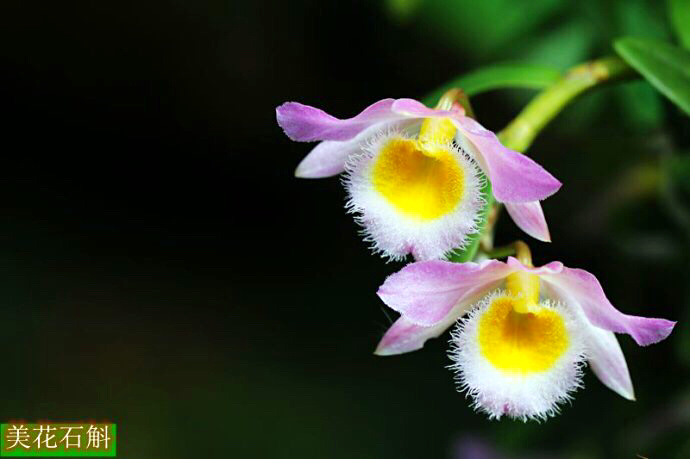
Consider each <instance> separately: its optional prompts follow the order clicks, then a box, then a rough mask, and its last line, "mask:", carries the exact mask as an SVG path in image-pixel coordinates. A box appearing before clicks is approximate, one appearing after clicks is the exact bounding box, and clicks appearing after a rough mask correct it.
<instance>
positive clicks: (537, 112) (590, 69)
mask: <svg viewBox="0 0 690 459" xmlns="http://www.w3.org/2000/svg"><path fill="white" fill-rule="evenodd" d="M632 75H634V71H633V70H632V68H631V67H630V66H629V65H628V64H626V63H625V62H624V61H623V60H622V59H620V58H618V57H604V58H601V59H597V60H594V61H590V62H585V63H584V64H580V65H577V66H576V67H573V68H572V69H570V70H569V71H568V72H567V73H566V74H565V75H564V76H563V78H561V79H560V80H558V81H557V82H555V83H554V84H552V85H551V86H549V87H548V88H546V89H545V90H543V91H542V92H540V93H539V94H538V95H537V96H536V97H535V98H534V99H532V101H531V102H530V103H529V104H527V106H526V107H525V108H524V109H523V110H522V111H521V112H520V114H519V115H518V116H517V117H515V119H514V120H513V121H511V122H510V124H508V126H506V127H505V128H504V129H503V130H502V131H501V132H500V133H499V134H498V137H499V139H501V142H502V143H503V144H504V145H505V146H506V147H508V148H510V149H511V150H517V151H519V152H524V151H526V150H527V148H529V146H530V145H531V144H532V142H533V141H534V138H535V137H536V136H537V134H539V132H541V130H542V129H544V126H546V125H547V124H548V123H549V121H551V120H552V119H553V118H554V117H555V116H556V115H558V113H560V112H561V110H563V108H564V107H565V106H566V105H568V104H569V103H570V102H572V101H573V99H575V98H576V97H577V96H578V95H580V94H582V93H583V92H585V91H586V90H588V89H590V88H593V87H595V86H598V85H600V84H602V83H605V82H609V81H611V80H616V79H620V78H625V77H628V76H632Z"/></svg>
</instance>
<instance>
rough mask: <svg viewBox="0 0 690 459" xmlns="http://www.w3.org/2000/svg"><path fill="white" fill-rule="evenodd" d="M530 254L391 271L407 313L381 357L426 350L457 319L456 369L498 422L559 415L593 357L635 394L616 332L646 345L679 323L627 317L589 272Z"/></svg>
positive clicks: (389, 286)
mask: <svg viewBox="0 0 690 459" xmlns="http://www.w3.org/2000/svg"><path fill="white" fill-rule="evenodd" d="M520 259H521V260H522V261H523V262H521V261H518V259H516V258H512V257H510V258H508V260H507V262H502V261H497V260H486V261H482V262H479V263H472V262H470V263H462V264H459V263H450V262H446V261H425V262H417V263H412V264H410V265H407V266H406V267H405V268H403V269H402V270H401V271H399V272H397V273H395V274H393V275H391V276H390V277H388V279H386V281H385V282H384V284H383V285H382V286H381V287H380V289H379V291H378V295H379V296H380V297H381V299H382V300H383V301H384V303H386V304H387V305H388V306H389V307H391V308H392V309H394V310H396V311H398V312H399V313H400V314H401V317H400V318H399V319H398V320H397V321H396V322H395V323H394V324H393V325H392V326H391V328H390V329H389V330H388V331H387V332H386V334H385V336H384V337H383V338H382V339H381V342H380V343H379V345H378V348H377V349H376V353H377V354H379V355H392V354H400V353H404V352H410V351H414V350H416V349H420V348H421V347H422V346H423V345H424V342H425V341H426V340H428V339H430V338H434V337H437V336H439V335H440V334H441V333H443V332H444V331H445V330H446V329H448V328H449V327H451V326H453V325H454V324H456V322H457V325H456V328H455V330H454V331H453V333H452V335H451V346H452V349H451V353H450V357H451V359H452V361H453V365H452V368H453V369H454V370H456V372H457V373H456V374H457V379H458V382H459V384H460V389H461V390H465V391H467V393H468V394H469V395H470V396H472V398H473V399H474V406H475V408H477V409H479V410H481V411H483V412H485V413H487V414H488V415H489V417H491V418H500V417H501V416H504V415H506V416H510V417H515V418H519V419H523V420H526V419H534V418H545V417H547V416H550V415H553V414H555V413H556V412H557V411H558V406H559V404H560V403H561V402H563V401H564V400H567V399H568V398H569V397H570V394H571V393H572V391H574V390H575V389H577V388H578V387H580V386H581V380H580V378H581V367H582V365H583V363H584V362H585V361H587V362H588V363H589V365H590V367H591V368H592V370H593V371H594V373H595V374H596V375H597V377H598V378H599V379H600V380H601V382H602V383H604V384H605V385H606V386H607V387H609V388H610V389H612V390H613V391H615V392H617V393H618V394H620V395H621V396H623V397H625V398H627V399H629V400H634V397H635V396H634V391H633V385H632V382H631V379H630V374H629V372H628V367H627V364H626V361H625V357H624V356H623V353H622V351H621V348H620V345H619V344H618V341H617V339H616V337H615V335H614V332H615V333H626V334H628V335H630V336H632V338H633V339H634V340H635V342H637V344H639V345H641V346H646V345H648V344H652V343H656V342H658V341H661V340H663V339H665V338H666V337H667V336H668V335H669V334H670V333H671V331H672V330H673V327H674V325H675V322H672V321H669V320H665V319H651V318H645V317H637V316H631V315H626V314H623V313H621V312H620V311H618V310H617V309H616V308H614V307H613V305H612V304H611V303H610V302H609V300H608V299H607V298H606V295H605V294H604V291H603V290H602V287H601V285H600V284H599V282H598V281H597V279H596V277H594V276H593V275H592V274H590V273H588V272H587V271H584V270H581V269H573V268H567V267H565V266H563V264H562V263H560V262H552V263H549V264H547V265H544V266H541V267H537V268H534V267H532V266H531V261H529V259H525V258H520ZM526 260H527V261H526ZM465 315H466V317H465V318H464V319H461V317H462V316H465Z"/></svg>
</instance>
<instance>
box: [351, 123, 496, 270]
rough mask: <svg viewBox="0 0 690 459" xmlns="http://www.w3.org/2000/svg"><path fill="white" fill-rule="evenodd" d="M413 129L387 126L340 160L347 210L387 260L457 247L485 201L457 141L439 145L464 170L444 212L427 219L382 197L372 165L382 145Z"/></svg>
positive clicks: (470, 230)
mask: <svg viewBox="0 0 690 459" xmlns="http://www.w3.org/2000/svg"><path fill="white" fill-rule="evenodd" d="M415 137H416V132H413V133H411V134H410V133H407V132H402V131H399V130H388V131H384V132H381V133H379V134H378V135H377V136H375V137H374V138H372V139H371V140H370V141H369V142H368V143H367V144H366V145H365V146H364V147H363V148H362V152H361V153H360V154H358V155H354V156H351V157H350V159H349V160H348V163H347V165H346V172H347V174H346V176H345V178H344V185H345V188H346V190H347V192H348V202H347V205H346V207H347V209H348V211H349V212H351V213H354V214H355V219H356V221H357V222H358V223H359V224H360V225H361V226H362V227H363V234H364V236H365V238H364V239H365V241H367V242H370V243H371V246H372V250H373V251H374V252H375V253H381V254H382V255H383V256H385V257H388V258H390V259H391V260H400V259H402V258H404V257H405V256H406V255H407V254H410V253H411V254H412V255H413V256H414V257H415V258H416V259H417V260H431V259H439V258H443V257H444V256H445V255H446V254H447V253H448V252H449V251H451V250H453V249H457V248H463V247H464V246H465V244H466V240H467V236H468V235H469V234H472V233H475V232H476V231H477V223H478V220H479V211H480V209H481V208H482V206H483V204H484V203H485V200H484V197H483V196H482V194H481V188H482V186H483V185H484V182H483V181H484V180H485V179H484V178H483V177H482V176H481V173H480V171H479V168H478V167H477V164H476V163H475V161H474V160H473V159H471V158H470V157H469V156H468V155H467V153H466V152H465V151H464V150H463V149H461V148H460V147H459V146H458V145H457V144H455V143H451V144H447V145H439V147H441V148H443V149H445V150H446V151H448V152H450V153H451V154H452V155H453V158H454V159H455V161H456V162H457V165H458V167H460V168H461V169H462V171H463V172H464V191H463V196H462V197H461V199H460V200H459V201H458V203H457V204H456V206H455V207H454V208H453V209H452V210H451V211H450V212H448V213H446V214H444V215H442V216H440V217H438V218H434V219H431V220H424V219H419V218H415V217H413V216H410V215H406V214H404V213H403V212H401V211H400V210H399V209H397V208H396V207H395V206H394V205H393V204H392V203H391V202H389V200H388V199H387V198H386V197H385V196H383V195H382V194H381V193H380V192H379V191H378V190H377V189H376V187H375V185H374V183H373V181H372V173H373V168H374V166H375V164H376V160H377V158H378V157H379V155H380V153H381V151H382V149H383V148H384V147H385V146H386V145H387V143H388V142H389V141H390V140H392V139H395V138H401V139H414V138H415Z"/></svg>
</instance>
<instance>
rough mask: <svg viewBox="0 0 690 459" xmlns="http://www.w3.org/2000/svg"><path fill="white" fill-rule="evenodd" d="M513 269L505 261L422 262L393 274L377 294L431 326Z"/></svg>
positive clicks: (413, 319) (410, 318)
mask: <svg viewBox="0 0 690 459" xmlns="http://www.w3.org/2000/svg"><path fill="white" fill-rule="evenodd" d="M510 271H511V269H510V268H509V267H508V266H507V265H506V264H505V263H503V262H500V261H497V260H485V261H483V262H481V263H472V262H468V263H451V262H448V261H440V260H434V261H422V262H418V263H411V264H409V265H407V266H405V267H404V268H403V269H402V270H400V271H398V272H397V273H395V274H393V275H391V276H389V277H388V279H386V281H385V282H384V283H383V285H382V286H381V287H379V290H378V292H377V293H378V295H379V297H381V299H382V300H383V302H384V303H386V304H387V305H388V306H389V307H390V308H391V309H394V310H395V311H398V312H399V313H400V314H402V315H403V316H404V317H405V319H407V320H408V321H409V322H411V323H414V324H417V325H421V326H425V327H429V326H432V325H436V324H438V323H439V322H440V321H442V320H443V319H444V318H446V316H448V314H449V313H450V311H451V310H452V309H453V307H455V306H456V305H460V304H464V303H467V302H470V301H474V300H476V299H478V298H477V297H478V296H482V295H484V294H485V293H486V292H487V291H488V290H489V289H491V288H492V287H493V286H494V285H495V284H496V283H497V282H498V281H500V280H501V279H503V278H504V277H505V276H506V275H507V274H508V273H510Z"/></svg>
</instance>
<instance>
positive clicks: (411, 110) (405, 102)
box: [391, 99, 465, 118]
mask: <svg viewBox="0 0 690 459" xmlns="http://www.w3.org/2000/svg"><path fill="white" fill-rule="evenodd" d="M391 110H392V111H394V112H395V113H398V114H400V115H403V116H405V117H408V118H435V117H440V116H447V117H455V116H463V115H464V114H465V110H464V109H463V108H462V107H460V106H454V108H453V110H448V111H447V110H434V109H433V108H429V107H427V106H426V105H424V104H423V103H421V102H419V101H416V100H414V99H396V100H395V102H393V105H392V106H391Z"/></svg>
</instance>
